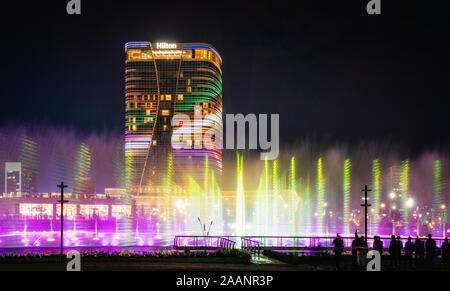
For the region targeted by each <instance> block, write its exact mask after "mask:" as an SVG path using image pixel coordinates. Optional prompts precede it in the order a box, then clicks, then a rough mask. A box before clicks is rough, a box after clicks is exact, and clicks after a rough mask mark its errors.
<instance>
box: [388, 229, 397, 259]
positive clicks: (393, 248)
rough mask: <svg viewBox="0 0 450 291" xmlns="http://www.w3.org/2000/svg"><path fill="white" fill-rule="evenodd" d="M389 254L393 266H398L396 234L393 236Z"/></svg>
mask: <svg viewBox="0 0 450 291" xmlns="http://www.w3.org/2000/svg"><path fill="white" fill-rule="evenodd" d="M389 256H390V259H391V267H397V258H396V257H397V242H396V241H395V235H392V236H391V242H390V243H389Z"/></svg>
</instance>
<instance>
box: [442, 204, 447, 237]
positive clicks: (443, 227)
mask: <svg viewBox="0 0 450 291" xmlns="http://www.w3.org/2000/svg"><path fill="white" fill-rule="evenodd" d="M446 207H447V206H446V205H445V204H441V209H442V237H445V235H446V233H445V208H446Z"/></svg>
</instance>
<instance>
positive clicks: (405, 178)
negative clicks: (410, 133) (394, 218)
mask: <svg viewBox="0 0 450 291" xmlns="http://www.w3.org/2000/svg"><path fill="white" fill-rule="evenodd" d="M400 195H401V199H400V200H401V203H402V206H401V218H402V226H403V227H402V229H403V233H409V209H408V207H407V204H408V198H409V161H408V160H404V161H402V163H401V175H400Z"/></svg>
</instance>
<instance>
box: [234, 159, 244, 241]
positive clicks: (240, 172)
mask: <svg viewBox="0 0 450 291" xmlns="http://www.w3.org/2000/svg"><path fill="white" fill-rule="evenodd" d="M236 176H237V177H236V190H237V191H236V223H235V235H237V236H242V235H245V197H244V157H243V155H240V154H239V152H238V153H237V159H236Z"/></svg>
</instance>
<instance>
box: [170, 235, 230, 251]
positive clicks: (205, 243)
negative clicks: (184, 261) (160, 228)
mask: <svg viewBox="0 0 450 291" xmlns="http://www.w3.org/2000/svg"><path fill="white" fill-rule="evenodd" d="M232 238H235V239H236V238H238V237H236V236H204V235H177V236H175V238H174V241H173V247H174V249H175V250H203V251H208V250H211V251H212V250H219V249H222V250H227V251H228V250H232V249H234V248H235V246H236V241H234V240H232Z"/></svg>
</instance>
